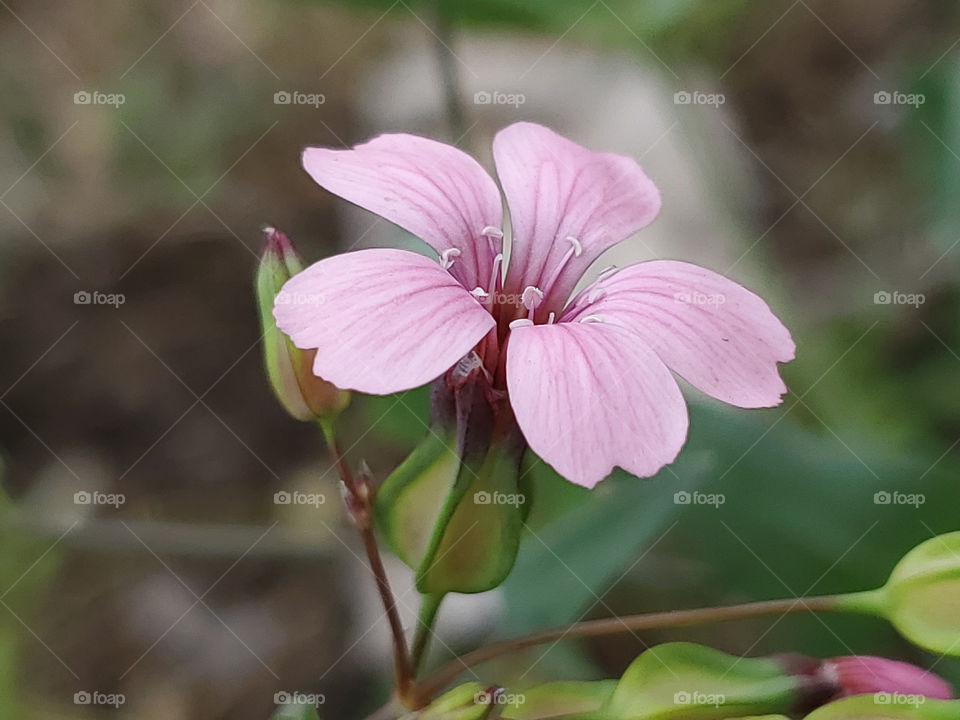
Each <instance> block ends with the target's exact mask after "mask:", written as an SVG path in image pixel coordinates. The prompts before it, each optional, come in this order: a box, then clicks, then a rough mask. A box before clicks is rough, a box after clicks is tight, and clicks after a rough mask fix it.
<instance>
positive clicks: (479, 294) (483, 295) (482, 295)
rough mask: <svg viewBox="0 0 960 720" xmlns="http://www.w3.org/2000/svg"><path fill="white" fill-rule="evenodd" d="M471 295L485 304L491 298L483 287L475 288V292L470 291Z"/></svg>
mask: <svg viewBox="0 0 960 720" xmlns="http://www.w3.org/2000/svg"><path fill="white" fill-rule="evenodd" d="M470 294H471V295H473V296H474V297H475V298H476V299H477V300H480V301H481V302H483V301H484V300H486V299H487V298H488V297H490V293H488V292H487V291H486V290H484V289H483V288H482V287H475V288H474V289H473V290H471V291H470Z"/></svg>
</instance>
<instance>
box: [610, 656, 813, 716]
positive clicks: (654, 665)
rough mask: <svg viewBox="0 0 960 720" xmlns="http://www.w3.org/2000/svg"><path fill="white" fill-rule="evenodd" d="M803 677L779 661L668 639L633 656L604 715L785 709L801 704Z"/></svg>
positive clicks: (743, 712)
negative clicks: (790, 670)
mask: <svg viewBox="0 0 960 720" xmlns="http://www.w3.org/2000/svg"><path fill="white" fill-rule="evenodd" d="M800 682H801V680H800V679H798V678H796V677H793V676H790V675H788V674H787V673H786V672H785V670H784V668H783V666H782V665H781V664H780V663H779V662H777V661H776V660H771V659H768V658H738V657H734V656H733V655H727V654H726V653H722V652H720V651H719V650H714V649H712V648H708V647H703V646H702V645H695V644H693V643H668V644H664V645H658V646H656V647H654V648H651V649H649V650H647V651H646V652H644V653H643V654H641V655H640V657H638V658H637V659H636V660H634V661H633V663H632V664H631V665H630V667H628V668H627V671H626V672H625V673H624V674H623V677H622V678H621V679H620V682H619V683H618V684H617V688H616V690H615V691H614V693H613V697H612V698H611V699H610V702H609V703H608V704H607V705H606V706H605V707H604V708H603V715H604V717H609V718H616V719H617V720H641V719H643V720H666V719H667V718H683V719H684V720H687V719H692V718H730V717H736V716H738V715H748V714H756V713H771V712H784V711H787V710H789V709H791V708H792V707H793V705H794V704H795V702H796V700H797V696H798V688H799V683H800Z"/></svg>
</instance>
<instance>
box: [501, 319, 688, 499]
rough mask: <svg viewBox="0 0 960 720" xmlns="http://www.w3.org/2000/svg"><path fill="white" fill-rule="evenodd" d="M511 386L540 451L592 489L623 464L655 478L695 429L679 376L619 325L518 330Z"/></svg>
mask: <svg viewBox="0 0 960 720" xmlns="http://www.w3.org/2000/svg"><path fill="white" fill-rule="evenodd" d="M507 388H508V390H509V392H510V404H511V405H512V406H513V410H514V413H515V414H516V417H517V422H518V423H519V425H520V429H521V430H522V431H523V435H524V437H525V438H526V439H527V443H529V445H530V447H531V448H532V449H533V451H534V452H536V453H537V454H538V455H539V456H540V457H541V458H543V459H544V460H545V461H546V462H548V463H549V464H550V465H552V466H553V468H554V469H555V470H556V471H557V472H558V473H560V474H561V475H563V476H564V477H565V478H567V479H568V480H570V481H571V482H574V483H576V484H577V485H583V486H584V487H593V486H594V485H596V484H597V483H598V482H600V481H601V480H603V478H605V477H606V476H607V475H608V474H610V471H611V470H612V469H613V467H614V466H615V465H619V466H620V467H622V468H623V469H624V470H626V471H627V472H629V473H632V474H634V475H637V476H639V477H649V476H651V475H654V474H655V473H656V472H657V471H658V470H659V469H660V468H662V467H663V466H664V465H666V464H667V463H670V462H673V460H674V458H676V456H677V453H679V452H680V448H681V447H682V446H683V442H684V439H685V438H686V435H687V408H686V405H685V403H684V400H683V396H682V395H681V394H680V388H679V387H677V382H676V380H674V379H673V376H672V375H671V374H670V371H669V370H668V369H667V368H666V366H665V365H664V364H663V362H661V360H660V358H658V357H657V356H656V354H655V353H654V352H653V351H652V350H650V348H648V347H647V346H646V345H645V344H644V343H643V341H641V340H640V339H639V338H638V337H637V336H636V335H634V334H633V333H631V332H629V331H627V330H624V329H622V328H618V327H615V326H611V325H604V324H602V323H558V324H555V325H531V326H521V327H515V328H513V329H512V330H511V331H510V335H509V340H508V345H507Z"/></svg>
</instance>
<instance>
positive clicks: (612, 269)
mask: <svg viewBox="0 0 960 720" xmlns="http://www.w3.org/2000/svg"><path fill="white" fill-rule="evenodd" d="M619 269H620V268H618V267H617V266H616V265H608V266H607V267H605V268H604V269H603V270H601V271H600V274H599V275H597V282H602V281H603V280H606V279H607V278H609V277H613V275H614V274H615V273H616V272H617V270H619Z"/></svg>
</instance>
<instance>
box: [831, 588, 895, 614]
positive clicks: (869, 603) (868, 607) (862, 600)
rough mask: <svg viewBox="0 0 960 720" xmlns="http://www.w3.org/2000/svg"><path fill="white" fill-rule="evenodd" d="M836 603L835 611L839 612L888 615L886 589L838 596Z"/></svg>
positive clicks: (835, 598)
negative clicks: (886, 610)
mask: <svg viewBox="0 0 960 720" xmlns="http://www.w3.org/2000/svg"><path fill="white" fill-rule="evenodd" d="M834 602H835V609H836V610H837V611H839V612H851V613H859V614H861V615H875V616H877V617H884V616H885V614H886V612H885V608H886V588H879V589H877V590H864V591H863V592H854V593H846V594H845V595H836V596H835V597H834Z"/></svg>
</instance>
